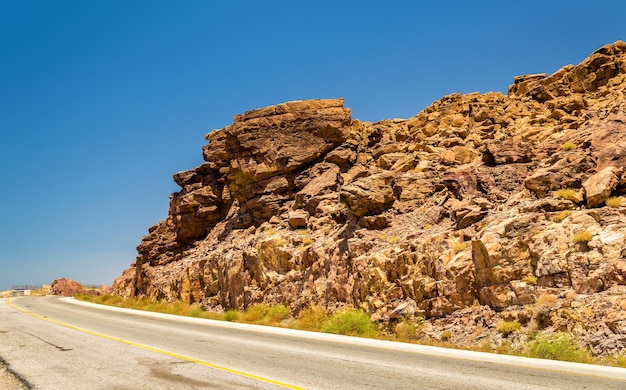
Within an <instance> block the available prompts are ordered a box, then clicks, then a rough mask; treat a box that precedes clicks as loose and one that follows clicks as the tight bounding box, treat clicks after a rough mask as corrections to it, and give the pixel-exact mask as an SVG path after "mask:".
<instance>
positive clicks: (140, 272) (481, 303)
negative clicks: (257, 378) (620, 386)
mask: <svg viewBox="0 0 626 390" xmlns="http://www.w3.org/2000/svg"><path fill="white" fill-rule="evenodd" d="M625 77H626V43H624V42H622V41H618V42H616V43H614V44H611V45H607V46H604V47H602V48H600V49H599V50H597V51H596V52H594V53H593V54H592V55H591V56H590V57H588V58H587V59H585V60H584V61H583V62H582V63H580V64H579V65H576V66H572V65H568V66H565V67H563V68H562V69H560V70H558V71H557V72H555V73H554V74H552V75H549V76H548V75H545V74H539V75H527V76H520V77H516V78H515V79H514V84H513V85H511V86H510V87H509V89H508V95H507V96H505V95H503V94H501V93H498V92H490V93H486V94H479V93H471V94H452V95H449V96H446V97H444V98H442V99H441V100H438V101H436V102H434V103H433V104H432V105H431V106H429V107H427V108H426V109H424V110H423V111H422V112H420V113H418V114H417V115H416V116H414V117H412V118H410V119H407V120H400V119H396V120H384V121H381V122H377V123H369V122H361V121H359V120H353V119H351V116H350V111H349V110H348V109H347V108H344V106H343V104H344V102H343V99H333V100H310V101H297V102H288V103H283V104H279V105H277V106H272V107H266V108H262V109H258V110H252V111H248V112H246V113H244V114H242V115H238V116H235V118H234V123H233V124H232V125H230V126H228V127H226V128H224V129H221V130H214V131H213V132H211V133H209V134H207V136H206V139H207V140H209V143H208V144H207V145H206V146H205V147H204V149H203V156H204V159H205V160H206V163H204V164H202V165H200V166H199V167H196V168H194V169H192V170H189V171H185V172H179V173H177V174H175V175H174V181H175V182H176V183H177V184H178V185H179V186H180V187H181V190H180V192H177V193H174V194H172V196H171V198H170V206H169V214H168V217H167V219H165V220H164V221H162V222H160V223H159V224H157V225H155V226H152V227H151V228H150V229H149V233H148V235H147V236H145V237H144V238H143V240H142V242H141V244H140V245H139V246H138V248H137V250H138V252H139V254H138V257H137V260H136V262H135V263H134V264H132V265H131V267H130V268H129V269H127V270H126V271H124V273H123V274H122V275H121V276H120V277H119V278H118V279H117V280H116V281H115V283H114V290H115V291H116V292H117V293H118V294H121V295H125V296H147V297H152V298H155V299H167V300H178V299H182V300H184V301H187V302H200V303H202V304H203V305H204V306H205V307H206V308H208V309H212V310H227V309H242V308H246V307H248V306H250V305H252V304H254V303H259V302H264V303H268V304H275V303H284V304H288V305H290V307H291V308H292V310H293V312H294V313H297V312H299V311H300V310H301V309H302V308H305V307H308V306H311V305H318V306H322V307H325V308H326V309H327V310H329V311H331V310H334V309H336V308H339V307H342V306H354V307H360V308H363V309H364V310H366V311H367V312H369V313H370V314H371V315H372V316H373V318H374V319H375V320H377V321H379V322H380V324H381V326H387V327H389V328H391V327H392V326H393V325H394V323H396V322H397V321H398V319H400V318H405V317H406V318H414V317H417V316H419V317H422V318H424V320H425V321H424V326H423V327H422V328H421V329H420V332H421V333H420V337H421V338H432V339H440V337H441V336H440V335H441V334H442V332H443V331H450V332H449V333H450V334H452V339H451V340H450V342H454V343H457V344H460V345H472V344H479V343H481V342H484V341H485V340H487V341H488V342H489V343H491V344H492V345H498V344H499V343H502V342H503V341H504V337H505V336H503V335H501V334H500V333H498V332H497V330H496V324H497V323H498V322H499V321H519V322H520V323H521V324H523V325H524V327H525V328H527V329H538V330H541V329H553V330H568V331H570V332H572V333H573V334H575V335H576V336H577V337H578V339H579V340H581V342H583V343H585V344H586V345H587V346H588V347H589V348H590V349H591V350H592V352H593V353H594V354H596V355H610V354H615V353H620V352H621V353H624V352H626V201H624V205H619V199H611V200H610V201H609V203H610V204H611V206H612V207H609V206H607V205H606V204H607V200H608V199H609V198H612V197H619V196H620V195H624V194H625V193H626V174H625V173H624V169H625V168H626V82H625ZM511 337H525V336H524V335H523V334H521V333H520V336H511Z"/></svg>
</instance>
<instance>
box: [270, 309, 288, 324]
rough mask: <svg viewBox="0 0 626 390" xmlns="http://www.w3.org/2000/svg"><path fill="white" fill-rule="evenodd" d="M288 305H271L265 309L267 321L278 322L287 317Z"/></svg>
mask: <svg viewBox="0 0 626 390" xmlns="http://www.w3.org/2000/svg"><path fill="white" fill-rule="evenodd" d="M289 312H290V310H289V307H288V306H285V305H276V306H272V307H270V308H269V309H268V310H267V315H266V317H267V321H268V322H270V323H280V322H281V321H283V320H285V319H287V318H289Z"/></svg>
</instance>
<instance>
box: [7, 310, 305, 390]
mask: <svg viewBox="0 0 626 390" xmlns="http://www.w3.org/2000/svg"><path fill="white" fill-rule="evenodd" d="M7 305H9V306H10V307H11V308H13V309H15V310H17V311H20V312H22V313H24V314H28V315H30V316H32V317H35V318H39V319H41V320H44V321H47V322H50V323H52V324H56V325H60V326H64V327H66V328H69V329H73V330H77V331H79V332H83V333H87V334H90V335H92V336H97V337H101V338H103V339H107V340H111V341H116V342H118V343H122V344H126V345H130V346H132V347H135V348H140V349H144V350H146V351H151V352H156V353H160V354H161V355H165V356H169V357H173V358H176V359H181V360H185V361H188V362H192V363H196V364H199V365H202V366H206V367H209V368H213V369H216V370H220V371H224V372H228V373H230V374H234V375H238V376H242V377H245V378H249V379H254V380H257V381H260V382H265V383H269V384H272V385H276V386H280V387H283V388H286V389H293V390H304V388H303V387H298V386H293V385H290V384H287V383H283V382H279V381H275V380H273V379H269V378H264V377H262V376H258V375H254V374H248V373H246V372H243V371H239V370H234V369H232V368H228V367H222V366H218V365H216V364H212V363H209V362H205V361H202V360H198V359H194V358H191V357H187V356H184V355H179V354H177V353H173V352H168V351H163V350H161V349H157V348H152V347H149V346H147V345H143V344H138V343H135V342H132V341H128V340H124V339H121V338H119V337H113V336H108V335H106V334H102V333H98V332H93V331H91V330H87V329H83V328H79V327H77V326H74V325H70V324H66V323H65V322H61V321H57V320H53V319H52V318H48V317H45V316H42V315H39V314H37V313H33V312H31V311H28V310H25V309H22V308H20V307H17V306H15V305H13V304H12V303H11V300H10V299H7Z"/></svg>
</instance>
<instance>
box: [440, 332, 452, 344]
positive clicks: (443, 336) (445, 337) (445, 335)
mask: <svg viewBox="0 0 626 390" xmlns="http://www.w3.org/2000/svg"><path fill="white" fill-rule="evenodd" d="M451 338H452V332H450V331H449V330H444V331H443V332H441V340H442V341H448V340H450V339H451Z"/></svg>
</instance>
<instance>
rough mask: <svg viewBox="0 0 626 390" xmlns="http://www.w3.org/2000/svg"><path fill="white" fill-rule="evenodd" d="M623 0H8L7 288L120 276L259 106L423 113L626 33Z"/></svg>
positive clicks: (2, 268) (0, 86) (3, 101)
mask: <svg viewBox="0 0 626 390" xmlns="http://www.w3.org/2000/svg"><path fill="white" fill-rule="evenodd" d="M624 15H626V2H624V1H622V0H615V1H602V0H598V1H593V2H588V1H524V2H521V1H520V2H513V1H501V0H500V1H482V2H480V1H479V2H469V1H448V2H443V1H442V2H435V1H431V2H421V1H388V2H382V1H363V0H362V1H339V0H336V1H307V2H303V1H293V0H292V1H228V2H226V1H219V2H218V1H208V0H207V1H190V0H186V1H155V0H149V1H148V0H147V1H132V0H123V1H116V0H106V1H104V0H102V1H95V0H94V1H83V0H75V1H68V0H65V1H64V0H57V1H35V0H12V1H9V0H0V131H1V132H2V133H1V134H2V141H1V142H0V150H1V153H0V161H1V163H0V169H1V176H0V178H1V180H2V191H0V211H1V212H0V218H1V219H0V229H1V230H0V290H3V289H7V288H10V287H11V285H13V284H26V283H29V284H38V283H49V282H51V281H52V280H53V279H55V278H58V277H67V278H72V279H76V280H78V281H80V282H82V283H89V284H111V283H112V281H113V279H114V278H115V277H116V276H118V275H119V274H121V272H122V271H123V270H124V269H125V268H127V267H128V266H129V265H130V264H131V263H132V262H133V261H134V260H135V256H136V251H135V247H136V246H137V244H139V242H140V241H141V238H142V236H143V235H144V234H146V233H147V229H148V227H149V226H151V225H153V224H155V223H157V222H158V221H160V220H162V219H163V218H165V216H166V214H167V208H168V197H169V194H170V193H171V192H174V191H176V190H177V189H178V188H177V186H176V185H175V184H174V182H173V181H172V178H171V177H172V174H174V173H175V172H177V171H181V170H186V169H191V168H193V167H195V166H196V165H198V164H200V163H202V158H201V147H202V145H203V144H204V143H205V141H204V139H203V135H204V134H205V133H206V132H208V131H210V130H212V129H215V128H221V127H224V126H226V125H228V124H230V123H231V122H232V116H233V115H235V114H238V113H241V112H243V111H245V110H248V109H253V108H257V107H262V106H266V105H272V104H276V103H280V102H284V101H289V100H297V99H310V98H334V97H344V98H345V102H346V106H348V107H350V108H351V109H352V113H353V118H358V119H362V120H369V121H376V120H381V119H384V118H394V117H405V118H406V117H410V116H413V115H415V114H416V113H418V112H419V111H420V110H421V109H423V108H424V107H426V106H427V105H429V104H430V103H431V102H433V101H434V100H437V99H439V98H441V97H442V96H444V95H447V94H450V93H453V92H473V91H480V92H488V91H506V88H507V86H508V85H509V84H510V83H512V80H513V77H514V76H516V75H518V74H523V73H536V72H548V73H550V72H554V71H555V70H557V69H558V68H560V67H561V66H562V65H565V64H568V63H578V62H580V61H581V60H583V59H584V58H585V57H586V56H587V55H589V54H590V53H591V52H593V51H594V50H595V49H597V48H598V47H600V46H602V45H604V44H607V43H611V42H614V41H616V40H618V39H626V23H625V22H624Z"/></svg>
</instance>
